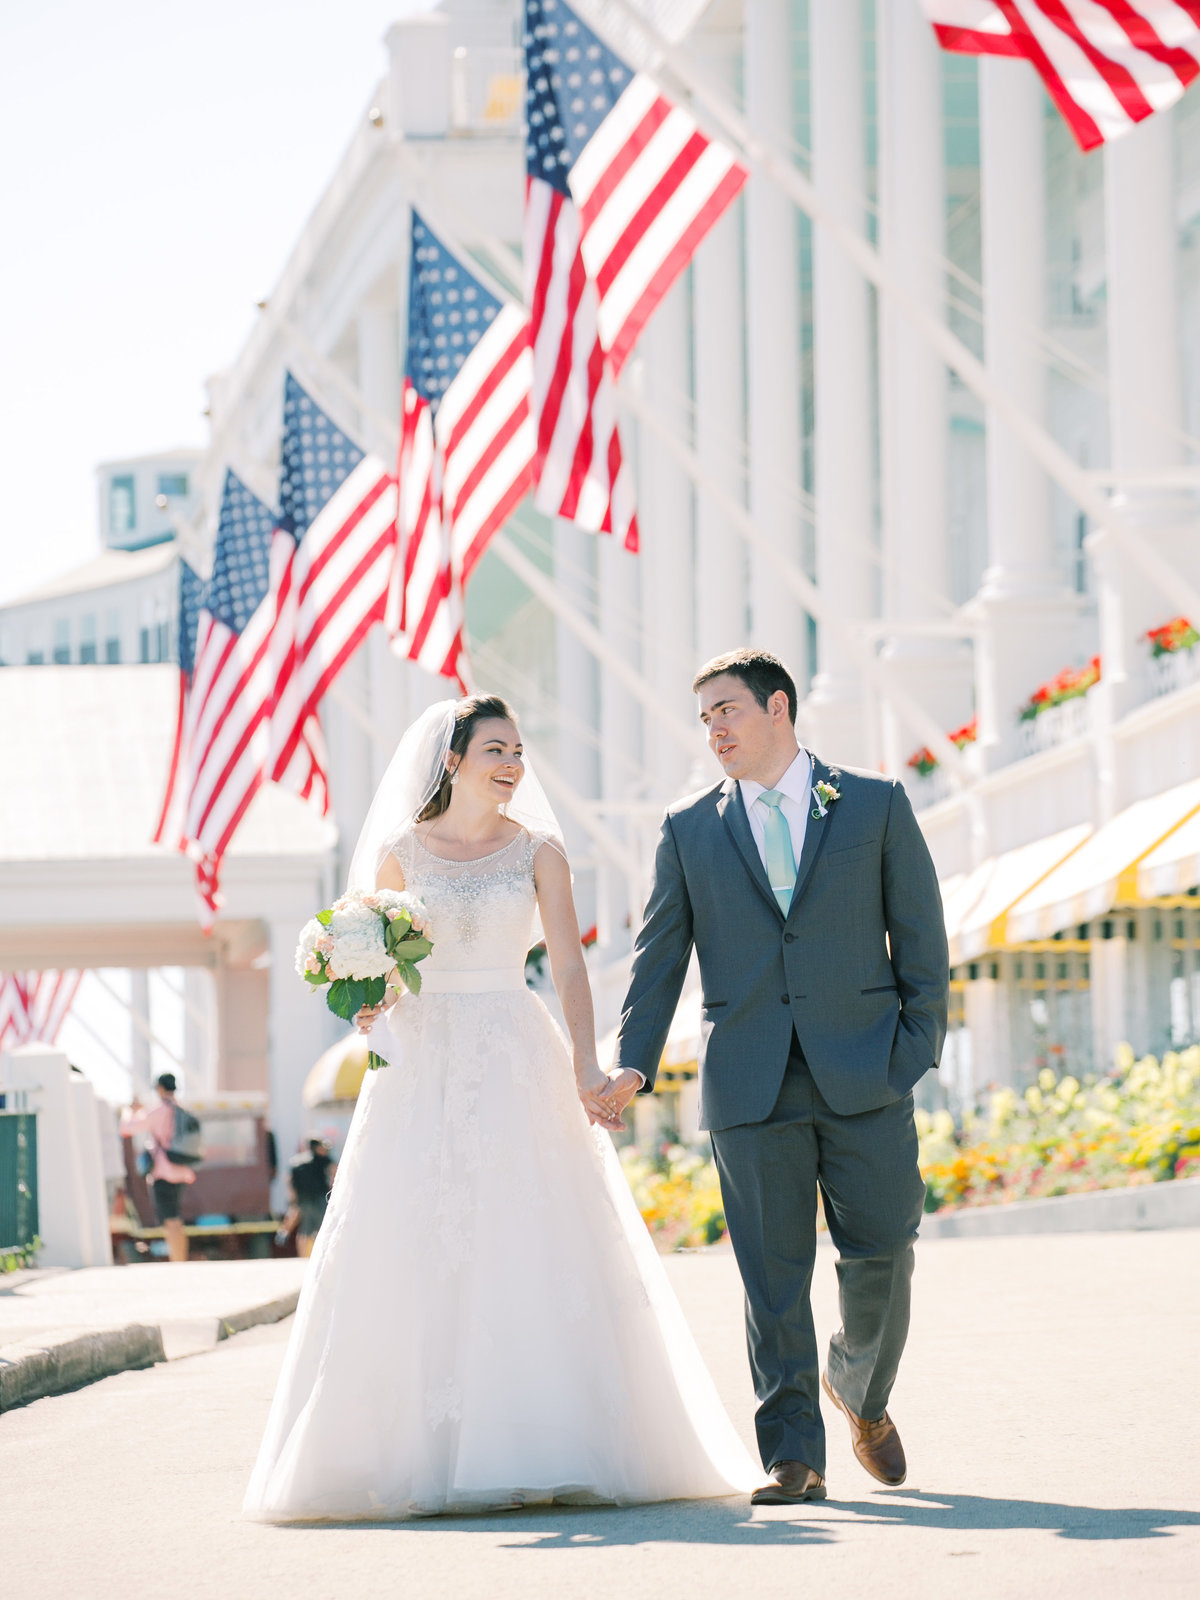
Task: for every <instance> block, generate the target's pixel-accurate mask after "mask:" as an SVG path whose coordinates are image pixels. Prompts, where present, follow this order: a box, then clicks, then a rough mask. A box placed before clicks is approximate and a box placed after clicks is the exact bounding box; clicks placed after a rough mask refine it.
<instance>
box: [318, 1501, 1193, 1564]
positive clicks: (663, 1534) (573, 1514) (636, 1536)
mask: <svg viewBox="0 0 1200 1600" xmlns="http://www.w3.org/2000/svg"><path fill="white" fill-rule="evenodd" d="M831 1511H833V1512H837V1513H839V1515H838V1516H837V1517H836V1518H835V1519H831V1518H830V1517H829V1515H828V1513H829V1512H831ZM847 1513H849V1515H847ZM364 1526H366V1527H374V1528H376V1529H379V1530H381V1531H382V1530H390V1531H392V1532H395V1533H438V1532H442V1531H446V1530H449V1529H453V1530H454V1531H455V1532H458V1533H481V1534H490V1535H493V1536H494V1535H496V1534H497V1533H503V1532H509V1533H512V1534H513V1535H515V1537H514V1538H513V1540H512V1542H511V1544H510V1545H509V1546H508V1548H511V1549H521V1550H595V1549H604V1548H606V1547H607V1548H613V1547H617V1546H621V1545H637V1544H654V1543H665V1544H713V1545H748V1546H749V1545H783V1544H794V1545H815V1544H833V1543H836V1542H838V1541H839V1540H841V1539H844V1538H847V1537H853V1534H854V1530H855V1529H856V1528H859V1527H896V1528H899V1527H911V1528H924V1529H940V1530H942V1531H944V1532H947V1533H951V1532H977V1531H985V1532H986V1531H998V1532H1005V1531H1007V1532H1011V1531H1013V1530H1017V1529H1042V1530H1045V1531H1046V1532H1050V1533H1055V1534H1057V1535H1058V1537H1059V1538H1062V1539H1094V1540H1106V1539H1160V1538H1166V1537H1168V1536H1170V1535H1171V1534H1172V1533H1173V1532H1174V1531H1175V1530H1177V1529H1180V1528H1194V1527H1200V1512H1198V1511H1174V1510H1154V1509H1151V1508H1149V1507H1145V1506H1128V1507H1116V1508H1114V1507H1105V1506H1075V1505H1063V1504H1060V1503H1058V1502H1056V1501H1051V1500H1002V1499H989V1498H987V1497H985V1496H982V1495H970V1494H941V1495H938V1494H925V1493H922V1492H920V1491H918V1490H906V1489H899V1490H893V1491H886V1490H885V1491H881V1492H880V1493H879V1494H878V1495H876V1496H874V1497H872V1498H871V1499H870V1500H827V1501H825V1502H824V1503H823V1504H813V1505H808V1506H803V1507H796V1508H795V1510H787V1511H785V1510H784V1508H773V1509H772V1510H771V1511H769V1512H766V1513H764V1512H761V1511H752V1510H751V1507H750V1506H749V1504H748V1503H747V1502H746V1501H745V1500H738V1501H729V1500H726V1501H713V1500H708V1501H688V1500H675V1501H669V1502H665V1503H662V1504H658V1505H645V1506H626V1507H610V1506H603V1507H588V1508H586V1509H583V1508H580V1507H578V1506H531V1507H530V1508H529V1510H528V1511H510V1512H505V1513H504V1514H502V1515H500V1516H497V1515H496V1514H494V1513H481V1514H480V1515H479V1516H469V1517H464V1516H438V1517H428V1518H417V1519H414V1520H413V1521H409V1522H392V1523H366V1524H364V1523H362V1522H357V1521H355V1522H340V1523H339V1522H322V1523H308V1524H302V1523H299V1524H292V1527H293V1528H295V1529H297V1530H299V1529H300V1528H307V1529H308V1530H309V1531H313V1532H316V1531H319V1530H320V1529H322V1528H363V1527H364ZM502 1548H503V1546H502ZM961 1553H974V1552H961Z"/></svg>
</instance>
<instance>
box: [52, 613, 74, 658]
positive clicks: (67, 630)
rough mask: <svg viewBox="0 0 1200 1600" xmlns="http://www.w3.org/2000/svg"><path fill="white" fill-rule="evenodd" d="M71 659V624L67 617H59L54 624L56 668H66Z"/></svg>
mask: <svg viewBox="0 0 1200 1600" xmlns="http://www.w3.org/2000/svg"><path fill="white" fill-rule="evenodd" d="M70 659H71V624H70V622H69V621H68V620H67V618H66V617H59V618H58V620H57V621H56V622H55V624H54V662H55V665H56V666H59V667H65V666H66V665H67V663H68V662H69V661H70Z"/></svg>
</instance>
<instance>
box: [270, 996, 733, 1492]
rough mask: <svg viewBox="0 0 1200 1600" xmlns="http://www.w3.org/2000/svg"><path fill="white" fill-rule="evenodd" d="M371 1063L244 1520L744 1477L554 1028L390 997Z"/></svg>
mask: <svg viewBox="0 0 1200 1600" xmlns="http://www.w3.org/2000/svg"><path fill="white" fill-rule="evenodd" d="M371 1043H372V1045H373V1047H374V1048H376V1049H380V1050H381V1051H382V1052H384V1053H386V1054H387V1055H388V1056H389V1057H390V1060H391V1065H389V1066H387V1067H385V1068H382V1069H380V1070H379V1071H378V1072H372V1073H368V1075H367V1079H366V1082H365V1084H364V1087H363V1090H362V1093H361V1095H360V1097H359V1102H358V1106H357V1109H356V1111H355V1116H354V1121H353V1124H352V1126H351V1129H350V1134H349V1137H348V1139H347V1143H346V1148H345V1151H344V1154H343V1158H342V1162H341V1167H340V1169H339V1172H338V1175H337V1181H336V1183H335V1185H334V1189H333V1198H332V1201H331V1203H330V1207H329V1211H328V1214H327V1216H326V1219H325V1224H324V1226H323V1228H322V1230H321V1233H320V1234H319V1236H318V1239H317V1243H316V1248H315V1250H314V1253H313V1257H312V1261H311V1264H310V1269H309V1273H308V1276H307V1278H306V1281H305V1285H304V1289H303V1293H302V1294H301V1297H300V1304H299V1307H298V1309H297V1313H296V1320H295V1324H294V1327H293V1330H292V1335H291V1340H290V1343H289V1345H288V1350H287V1354H286V1357H285V1360H284V1365H283V1371H282V1373H281V1376H280V1379H279V1385H278V1389H277V1391H276V1394H275V1399H274V1403H273V1405H272V1408H271V1413H270V1418H269V1420H268V1423H267V1429H266V1434H265V1436H264V1439H263V1442H262V1447H261V1450H260V1453H259V1458H258V1463H257V1465H256V1466H255V1469H254V1473H253V1476H252V1478H251V1481H250V1485H249V1488H248V1490H247V1493H246V1499H245V1506H244V1509H245V1510H246V1511H247V1512H248V1513H250V1514H252V1515H256V1516H259V1517H263V1518H267V1519H271V1520H280V1521H282V1520H289V1519H317V1518H339V1519H341V1518H366V1519H378V1520H390V1519H394V1518H401V1517H407V1516H419V1515H430V1514H434V1513H437V1512H442V1511H452V1510H454V1511H458V1510H482V1509H488V1508H494V1507H498V1506H508V1505H513V1504H522V1503H524V1504H529V1503H536V1502H545V1501H551V1500H558V1501H567V1502H579V1503H594V1502H602V1503H631V1502H638V1501H653V1500H670V1499H685V1498H688V1499H690V1498H702V1497H708V1496H717V1495H727V1494H731V1493H737V1492H741V1491H743V1490H745V1489H748V1488H750V1487H751V1486H752V1485H753V1483H754V1482H755V1481H756V1476H757V1472H756V1468H755V1466H754V1464H753V1462H752V1461H751V1459H750V1457H749V1455H748V1454H747V1452H746V1451H745V1449H744V1447H743V1446H742V1444H741V1442H740V1441H739V1439H738V1438H737V1435H736V1434H735V1432H734V1430H733V1427H732V1425H731V1423H730V1422H729V1420H728V1417H727V1416H726V1414H725V1412H724V1410H723V1408H722V1406H721V1403H720V1401H719V1399H718V1398H717V1394H716V1391H715V1389H714V1387H713V1384H712V1381H711V1378H710V1377H709V1375H708V1372H707V1370H706V1369H705V1367H704V1364H703V1362H702V1360H701V1358H700V1355H699V1352H698V1350H697V1349H696V1345H695V1342H694V1340H693V1338H692V1335H691V1333H690V1331H689V1329H688V1327H687V1324H686V1322H685V1321H684V1318H683V1314H682V1312H681V1311H680V1308H679V1305H678V1303H677V1301H676V1299H675V1296H674V1294H673V1292H672V1290H671V1288H670V1286H669V1284H668V1282H667V1278H666V1274H665V1272H664V1270H663V1266H662V1263H661V1262H660V1261H659V1259H658V1256H657V1254H656V1252H655V1250H654V1247H653V1245H652V1244H651V1242H650V1239H649V1237H648V1235H647V1233H646V1229H645V1226H644V1225H643V1223H642V1220H641V1218H640V1216H639V1215H638V1213H637V1209H636V1207H635V1205H634V1202H633V1198H632V1196H631V1194H630V1192H629V1188H628V1185H627V1183H626V1181H625V1178H624V1175H623V1173H622V1171H621V1168H620V1164H619V1162H618V1160H617V1157H616V1154H615V1152H614V1150H613V1146H612V1142H611V1140H610V1138H609V1137H608V1135H607V1134H605V1133H603V1132H601V1131H599V1130H597V1129H592V1128H590V1127H589V1126H588V1123H587V1118H586V1116H585V1115H584V1113H583V1110H582V1108H581V1107H580V1105H579V1102H578V1099H577V1097H576V1094H575V1087H574V1079H573V1075H572V1071H571V1064H570V1059H569V1056H568V1052H567V1048H566V1043H565V1041H564V1039H563V1036H562V1034H561V1032H560V1030H559V1029H558V1027H557V1026H556V1024H555V1023H554V1021H553V1019H552V1018H551V1017H550V1015H549V1013H548V1012H547V1010H546V1008H545V1007H544V1006H543V1004H542V1003H541V1001H540V1000H539V999H538V998H537V997H536V996H535V995H533V994H531V993H529V992H528V991H526V990H521V991H507V992H497V993H486V994H432V993H426V994H424V995H422V996H421V997H420V998H419V999H415V1000H414V999H405V1000H402V1001H401V1003H400V1004H399V1005H398V1006H397V1007H396V1008H395V1010H394V1011H393V1012H392V1013H391V1015H390V1016H389V1017H388V1019H387V1020H386V1022H381V1023H379V1024H377V1025H376V1028H375V1030H374V1033H373V1035H372V1040H371Z"/></svg>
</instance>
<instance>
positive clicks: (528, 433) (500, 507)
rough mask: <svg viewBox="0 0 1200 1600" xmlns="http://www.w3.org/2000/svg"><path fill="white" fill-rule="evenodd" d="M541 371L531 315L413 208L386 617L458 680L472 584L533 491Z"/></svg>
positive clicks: (411, 645)
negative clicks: (484, 279)
mask: <svg viewBox="0 0 1200 1600" xmlns="http://www.w3.org/2000/svg"><path fill="white" fill-rule="evenodd" d="M532 369H533V357H532V355H531V353H530V345H529V317H528V315H527V313H526V312H525V311H524V310H523V309H521V308H520V307H518V306H515V305H512V304H508V303H506V302H504V301H503V300H501V299H499V298H498V297H497V296H496V295H494V294H493V293H491V291H490V290H489V289H487V288H485V286H484V285H483V284H482V283H481V282H480V281H479V279H478V278H477V277H476V276H475V274H474V273H472V272H470V271H469V270H468V269H467V267H466V266H465V265H464V264H463V262H462V261H461V260H460V259H459V258H458V256H456V255H454V254H452V253H451V251H449V250H448V249H447V248H446V246H445V245H444V244H443V243H442V241H441V240H440V239H439V238H438V237H437V236H436V234H434V233H433V232H432V231H431V229H430V228H429V226H428V225H427V224H426V223H425V222H424V220H423V219H422V218H421V217H420V216H418V214H417V213H416V212H415V211H414V212H413V217H412V254H411V264H410V268H409V297H408V362H407V367H406V371H405V376H404V399H403V407H402V423H401V436H400V464H399V513H398V533H399V538H398V545H397V554H396V562H395V566H394V569H393V580H392V588H391V592H390V595H389V602H388V617H387V621H388V629H389V632H390V633H392V635H393V637H394V640H395V648H396V649H397V651H398V652H399V653H401V654H403V655H405V656H407V657H408V658H409V659H410V660H412V661H417V662H419V663H420V664H421V665H422V666H423V667H425V668H426V669H427V670H428V671H430V672H435V673H440V674H442V675H443V676H445V677H448V678H455V679H457V680H458V681H459V683H464V682H465V679H464V676H463V672H462V653H463V588H464V585H465V584H466V581H467V579H468V577H469V576H470V574H471V570H472V568H473V567H474V566H475V563H476V562H477V561H478V560H479V557H480V556H481V555H482V554H483V551H484V549H485V548H486V546H487V542H488V540H489V539H490V538H491V536H492V534H493V533H495V531H496V529H497V528H499V527H501V526H502V524H503V523H504V521H505V519H506V518H507V517H508V516H509V514H510V513H511V512H512V511H514V510H515V509H516V507H517V506H518V505H519V504H520V502H521V500H522V499H523V498H524V497H525V495H526V494H527V493H528V491H529V489H530V488H531V487H532V485H533V451H534V434H533V422H532V418H531V416H530V409H529V396H530V385H531V382H532V375H533V372H532Z"/></svg>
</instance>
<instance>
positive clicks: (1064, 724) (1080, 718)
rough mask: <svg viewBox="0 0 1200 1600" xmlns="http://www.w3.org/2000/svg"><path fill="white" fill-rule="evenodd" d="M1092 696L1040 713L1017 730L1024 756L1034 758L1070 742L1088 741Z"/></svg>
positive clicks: (1064, 702)
mask: <svg viewBox="0 0 1200 1600" xmlns="http://www.w3.org/2000/svg"><path fill="white" fill-rule="evenodd" d="M1090 699H1091V693H1090V691H1089V693H1088V694H1083V695H1077V696H1076V697H1075V698H1074V699H1073V700H1064V701H1063V702H1062V704H1061V705H1057V706H1050V707H1049V708H1048V709H1047V710H1045V711H1040V712H1039V713H1038V714H1037V716H1036V717H1031V718H1030V719H1029V721H1028V722H1022V723H1021V725H1020V727H1019V728H1018V730H1017V743H1018V747H1019V749H1020V752H1021V754H1022V755H1023V756H1035V755H1037V754H1039V752H1040V751H1042V750H1053V749H1054V747H1055V745H1060V744H1067V743H1068V742H1069V741H1070V740H1071V739H1083V738H1086V737H1087V735H1088V734H1089V733H1091V731H1092V708H1091V706H1090V705H1089V704H1088V702H1089V701H1090Z"/></svg>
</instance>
